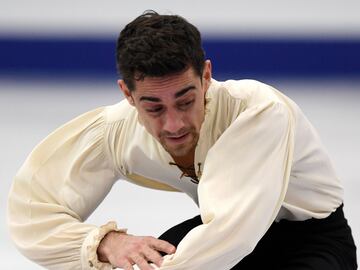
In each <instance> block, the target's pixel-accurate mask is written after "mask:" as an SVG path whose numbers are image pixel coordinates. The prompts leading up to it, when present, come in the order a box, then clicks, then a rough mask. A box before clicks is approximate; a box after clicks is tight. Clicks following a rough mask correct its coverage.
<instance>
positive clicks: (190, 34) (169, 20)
mask: <svg viewBox="0 0 360 270" xmlns="http://www.w3.org/2000/svg"><path fill="white" fill-rule="evenodd" d="M204 61H205V54H204V50H203V48H202V45H201V35H200V32H199V30H198V29H197V28H196V27H195V26H194V25H192V24H190V23H189V22H187V21H186V20H185V19H184V18H182V17H180V16H177V15H160V14H158V13H156V12H155V11H146V12H145V13H143V14H142V15H141V16H139V17H137V18H136V19H135V20H133V21H132V22H130V23H129V24H128V25H126V26H125V28H124V29H123V30H122V31H121V33H120V36H119V38H118V40H117V46H116V62H117V69H118V72H119V73H120V75H122V78H123V80H124V82H125V83H126V85H127V87H128V88H129V90H130V91H133V90H135V83H134V81H135V80H143V79H144V78H145V77H146V76H149V77H160V76H164V75H170V74H174V73H177V72H181V71H183V70H185V69H186V68H188V67H193V69H194V71H195V73H196V74H197V75H199V76H200V77H201V75H202V72H203V68H204Z"/></svg>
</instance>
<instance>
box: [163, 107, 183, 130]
mask: <svg viewBox="0 0 360 270" xmlns="http://www.w3.org/2000/svg"><path fill="white" fill-rule="evenodd" d="M183 127H184V121H183V119H182V114H181V112H178V111H176V110H168V111H167V112H166V114H165V119H164V126H163V129H164V130H165V131H167V132H169V133H176V132H177V131H179V130H180V129H181V128H183Z"/></svg>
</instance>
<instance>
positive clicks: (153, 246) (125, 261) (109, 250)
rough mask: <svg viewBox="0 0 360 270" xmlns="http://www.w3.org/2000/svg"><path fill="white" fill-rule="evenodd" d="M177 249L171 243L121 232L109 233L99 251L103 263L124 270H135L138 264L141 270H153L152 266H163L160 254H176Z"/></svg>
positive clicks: (101, 243) (102, 241)
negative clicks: (152, 264) (134, 266)
mask: <svg viewBox="0 0 360 270" xmlns="http://www.w3.org/2000/svg"><path fill="white" fill-rule="evenodd" d="M175 250H176V248H175V247H174V246H173V245H171V244H170V243H168V242H166V241H164V240H159V239H157V238H155V237H151V236H145V237H143V236H134V235H129V234H125V233H120V232H115V231H113V232H109V233H108V234H106V235H105V237H104V238H103V239H102V240H101V242H100V244H99V247H98V249H97V254H98V258H99V260H100V261H101V262H109V263H110V264H111V265H113V266H115V267H121V268H123V269H124V270H133V269H134V268H133V265H134V264H136V265H137V266H138V267H139V269H140V270H152V269H154V267H152V266H151V265H150V264H151V263H154V264H155V265H157V266H158V267H160V266H161V264H162V261H163V257H162V256H161V255H160V253H159V252H164V253H166V254H172V253H174V252H175Z"/></svg>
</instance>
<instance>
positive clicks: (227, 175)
mask: <svg viewBox="0 0 360 270" xmlns="http://www.w3.org/2000/svg"><path fill="white" fill-rule="evenodd" d="M293 125H294V123H293V119H292V117H291V114H290V111H289V110H288V108H287V107H286V106H285V105H283V104H278V103H268V104H261V105H259V106H257V107H255V108H251V109H248V110H246V111H244V112H243V113H241V114H240V115H239V116H238V118H237V119H236V120H235V121H234V122H233V123H232V124H231V126H230V127H229V128H228V129H227V130H226V131H225V132H224V133H223V134H222V136H221V137H220V138H219V140H218V141H217V142H216V143H215V145H214V146H213V147H212V149H210V151H209V153H208V156H207V159H206V161H205V167H204V172H203V175H202V177H201V180H200V183H199V188H198V192H199V203H200V211H201V218H202V220H203V223H204V224H203V225H200V226H198V227H196V228H194V229H193V230H191V231H190V232H189V233H188V234H187V235H186V236H185V238H184V239H183V240H182V241H181V243H180V244H179V246H178V248H177V251H176V253H175V254H174V255H173V256H166V259H165V260H164V263H163V265H162V267H161V268H160V269H161V270H165V269H171V270H177V269H188V270H195V269H207V270H215V269H230V268H231V267H232V266H234V265H235V264H236V263H237V262H239V261H240V260H241V259H243V258H244V257H245V256H246V255H247V254H249V253H250V252H251V251H252V250H253V249H254V247H255V245H256V244H257V242H258V241H259V240H260V239H261V237H262V236H263V235H264V234H265V232H266V231H267V229H268V228H269V227H270V225H271V223H272V222H273V221H274V219H275V217H276V215H277V213H278V211H279V209H280V207H281V204H282V202H283V200H284V197H285V193H286V189H287V185H288V180H289V175H290V168H291V163H292V152H293Z"/></svg>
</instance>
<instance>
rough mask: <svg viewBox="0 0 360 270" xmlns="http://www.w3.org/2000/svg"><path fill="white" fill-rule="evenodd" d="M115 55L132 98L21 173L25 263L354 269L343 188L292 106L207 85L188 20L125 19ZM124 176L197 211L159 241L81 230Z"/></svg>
mask: <svg viewBox="0 0 360 270" xmlns="http://www.w3.org/2000/svg"><path fill="white" fill-rule="evenodd" d="M117 61H118V69H119V71H120V73H121V74H122V80H119V81H118V83H119V86H120V88H121V90H122V92H123V93H124V95H125V97H126V100H124V101H122V102H120V103H118V104H115V105H113V106H108V107H104V108H99V109H96V110H94V111H91V112H88V113H86V114H84V115H81V116H79V117H78V118H76V119H74V120H73V121H71V122H69V123H67V124H65V125H64V126H62V127H61V128H59V129H58V130H56V131H55V132H53V133H52V134H51V135H49V136H48V137H47V138H46V139H45V140H44V141H43V142H42V143H41V144H39V145H38V146H37V147H36V148H35V149H34V151H33V152H32V153H31V155H30V156H29V157H28V159H27V160H26V162H25V164H24V165H23V167H22V168H21V169H20V171H19V173H18V174H17V175H16V177H15V180H14V183H13V186H12V189H11V192H10V196H9V227H10V230H11V234H12V237H13V239H14V241H15V243H16V245H17V246H18V248H19V249H20V251H21V252H22V253H23V254H24V255H25V256H27V257H29V258H30V259H32V260H34V261H36V262H38V263H39V264H41V265H43V266H45V267H47V268H49V269H94V268H95V269H111V268H112V267H120V268H123V269H126V270H128V269H133V267H134V265H135V264H136V265H137V266H138V267H139V268H140V269H142V270H148V269H154V268H155V267H159V268H160V269H173V270H175V269H189V270H195V269H196V270H199V269H201V270H205V269H206V270H212V269H216V270H219V269H222V270H224V269H319V270H323V269H329V270H330V269H356V267H357V265H356V248H355V245H354V241H353V239H352V236H351V230H350V228H349V226H348V225H347V221H346V219H345V218H344V215H343V210H342V200H343V197H342V187H341V185H340V183H339V181H338V178H337V177H336V175H335V172H334V170H333V168H332V166H331V164H330V161H329V158H328V156H327V154H326V153H325V151H324V149H323V146H322V144H321V142H320V140H319V138H318V136H317V134H316V132H315V130H314V128H313V127H312V126H311V124H310V123H309V122H308V120H307V119H306V118H305V116H304V115H303V113H302V112H301V110H300V109H299V108H298V107H297V106H296V104H295V103H294V102H293V101H291V100H290V99H289V98H288V97H286V96H284V95H283V94H281V93H280V92H278V91H277V90H275V89H274V88H272V87H270V86H268V85H265V84H262V83H260V82H256V81H251V80H241V81H226V82H218V81H216V80H214V79H212V77H211V63H210V61H209V60H205V58H204V52H203V49H202V47H201V39H200V34H199V32H198V30H197V29H196V28H195V27H194V26H193V25H192V24H190V23H188V22H187V21H186V20H184V19H183V18H181V17H179V16H169V15H159V14H157V13H155V12H147V13H145V14H143V15H142V16H140V17H138V18H136V19H135V20H134V21H132V22H131V23H129V24H128V25H127V26H126V27H125V28H124V29H123V31H122V32H121V34H120V37H119V40H118V44H117ZM119 178H123V179H127V180H128V181H131V182H133V183H136V184H140V185H144V186H148V187H152V188H156V189H162V190H173V191H174V190H175V191H181V192H185V193H187V194H188V195H189V196H190V197H191V198H192V199H193V200H194V201H195V202H197V203H198V205H199V209H200V214H201V215H200V216H197V217H195V218H193V219H190V220H188V221H185V222H183V223H181V224H179V225H177V226H175V227H173V228H171V229H170V230H169V231H167V232H165V233H164V234H163V235H162V236H161V237H160V239H157V238H154V237H139V236H133V235H129V234H127V233H126V230H122V229H117V227H116V224H115V223H114V222H109V223H107V224H106V225H104V226H101V227H100V228H98V227H96V226H93V225H90V224H86V223H84V220H86V218H87V217H88V216H89V215H90V214H91V213H92V211H93V210H94V209H95V208H96V207H97V206H98V204H99V203H100V202H101V201H102V199H103V198H104V197H105V196H106V194H107V193H108V192H109V191H110V188H111V186H112V185H113V184H114V182H115V181H116V180H117V179H119ZM163 255H165V256H163Z"/></svg>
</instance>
